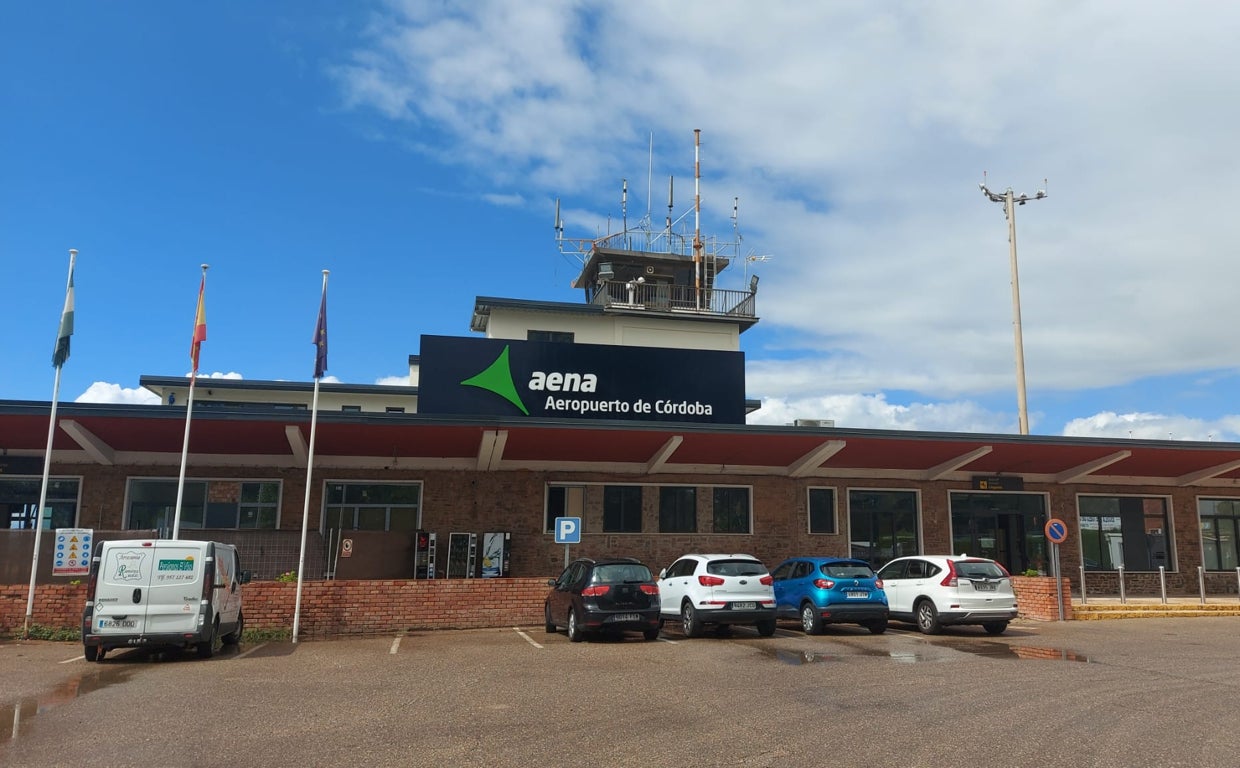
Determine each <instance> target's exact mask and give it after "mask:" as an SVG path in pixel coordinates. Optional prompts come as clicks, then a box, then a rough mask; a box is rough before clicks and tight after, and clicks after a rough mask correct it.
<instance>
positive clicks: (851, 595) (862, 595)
mask: <svg viewBox="0 0 1240 768" xmlns="http://www.w3.org/2000/svg"><path fill="white" fill-rule="evenodd" d="M844 596H845V597H847V598H848V599H849V600H864V599H866V598H867V597H869V596H870V593H869V592H845V593H844Z"/></svg>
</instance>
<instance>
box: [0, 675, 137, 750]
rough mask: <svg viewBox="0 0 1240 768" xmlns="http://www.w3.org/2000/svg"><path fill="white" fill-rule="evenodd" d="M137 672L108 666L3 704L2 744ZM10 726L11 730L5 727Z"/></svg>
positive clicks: (0, 707) (0, 712)
mask: <svg viewBox="0 0 1240 768" xmlns="http://www.w3.org/2000/svg"><path fill="white" fill-rule="evenodd" d="M133 673H134V667H121V666H116V667H105V668H102V669H95V670H92V671H90V672H86V673H83V674H81V675H78V676H77V677H74V678H71V679H69V680H66V681H65V682H63V683H61V684H60V685H57V686H56V687H55V688H53V689H52V690H50V691H47V692H45V693H40V694H38V695H36V696H29V697H27V698H25V699H22V700H21V701H20V702H18V703H16V704H0V728H2V729H3V730H0V745H4V744H7V743H8V742H10V741H17V739H18V738H20V736H21V734H22V731H24V730H25V729H26V728H27V727H29V726H30V725H32V724H33V721H34V718H35V717H36V716H38V715H41V714H43V713H44V712H48V711H50V710H52V709H55V708H56V707H59V706H60V705H62V704H68V703H69V702H71V701H73V700H74V699H76V698H78V697H79V696H85V695H86V694H88V693H91V692H93V691H98V690H100V689H103V688H107V687H108V686H111V685H117V684H119V683H123V682H125V681H126V680H128V679H129V677H130V676H131V675H133ZM6 723H11V724H12V725H11V727H10V728H4V724H6Z"/></svg>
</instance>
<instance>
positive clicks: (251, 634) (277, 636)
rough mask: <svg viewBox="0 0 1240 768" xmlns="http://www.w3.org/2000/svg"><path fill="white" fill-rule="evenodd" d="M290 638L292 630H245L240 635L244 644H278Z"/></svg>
mask: <svg viewBox="0 0 1240 768" xmlns="http://www.w3.org/2000/svg"><path fill="white" fill-rule="evenodd" d="M292 637H293V630H292V629H274V628H272V629H247V630H245V631H244V632H242V633H241V641H242V642H245V643H266V642H272V641H274V642H280V641H283V640H289V639H292Z"/></svg>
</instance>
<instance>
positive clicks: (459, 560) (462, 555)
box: [444, 532, 478, 579]
mask: <svg viewBox="0 0 1240 768" xmlns="http://www.w3.org/2000/svg"><path fill="white" fill-rule="evenodd" d="M477 554H478V534H476V533H455V532H454V533H449V534H448V566H447V571H446V573H445V574H444V575H445V577H446V578H449V579H472V578H473V577H474V575H475V573H474V568H475V567H476V562H477Z"/></svg>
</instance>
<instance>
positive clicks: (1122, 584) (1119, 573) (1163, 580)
mask: <svg viewBox="0 0 1240 768" xmlns="http://www.w3.org/2000/svg"><path fill="white" fill-rule="evenodd" d="M1078 572H1079V578H1080V582H1079V583H1080V593H1081V604H1082V605H1085V604H1086V603H1088V602H1089V593H1088V590H1087V589H1086V574H1087V573H1090V574H1095V575H1103V574H1105V575H1108V576H1109V575H1110V574H1111V573H1114V574H1115V578H1116V580H1117V585H1118V587H1119V601H1120V602H1121V603H1127V602H1128V584H1127V580H1126V578H1125V574H1124V566H1122V565H1121V566H1118V567H1117V568H1116V569H1115V570H1114V571H1110V572H1108V571H1102V572H1099V571H1086V570H1085V566H1083V565H1082V566H1078ZM1211 573H1212V574H1213V575H1214V576H1215V577H1217V576H1218V574H1219V573H1220V572H1218V571H1212V572H1211ZM1206 575H1207V574H1206V570H1205V568H1204V567H1203V566H1200V565H1199V566H1197V597H1198V598H1199V599H1200V600H1201V604H1202V605H1205V604H1206V598H1207V597H1208V593H1207V583H1206ZM1216 580H1217V578H1216ZM1107 586H1110V585H1109V583H1108V585H1107ZM1236 588H1237V592H1236V596H1237V598H1238V599H1240V568H1236ZM1158 591H1159V596H1160V599H1161V601H1162V602H1163V603H1164V604H1165V603H1166V602H1167V568H1166V566H1163V565H1160V566H1158ZM1215 596H1216V597H1222V598H1225V599H1226V598H1230V597H1231V595H1230V594H1229V593H1227V592H1224V593H1222V594H1221V595H1219V594H1217V593H1216V595H1215Z"/></svg>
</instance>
